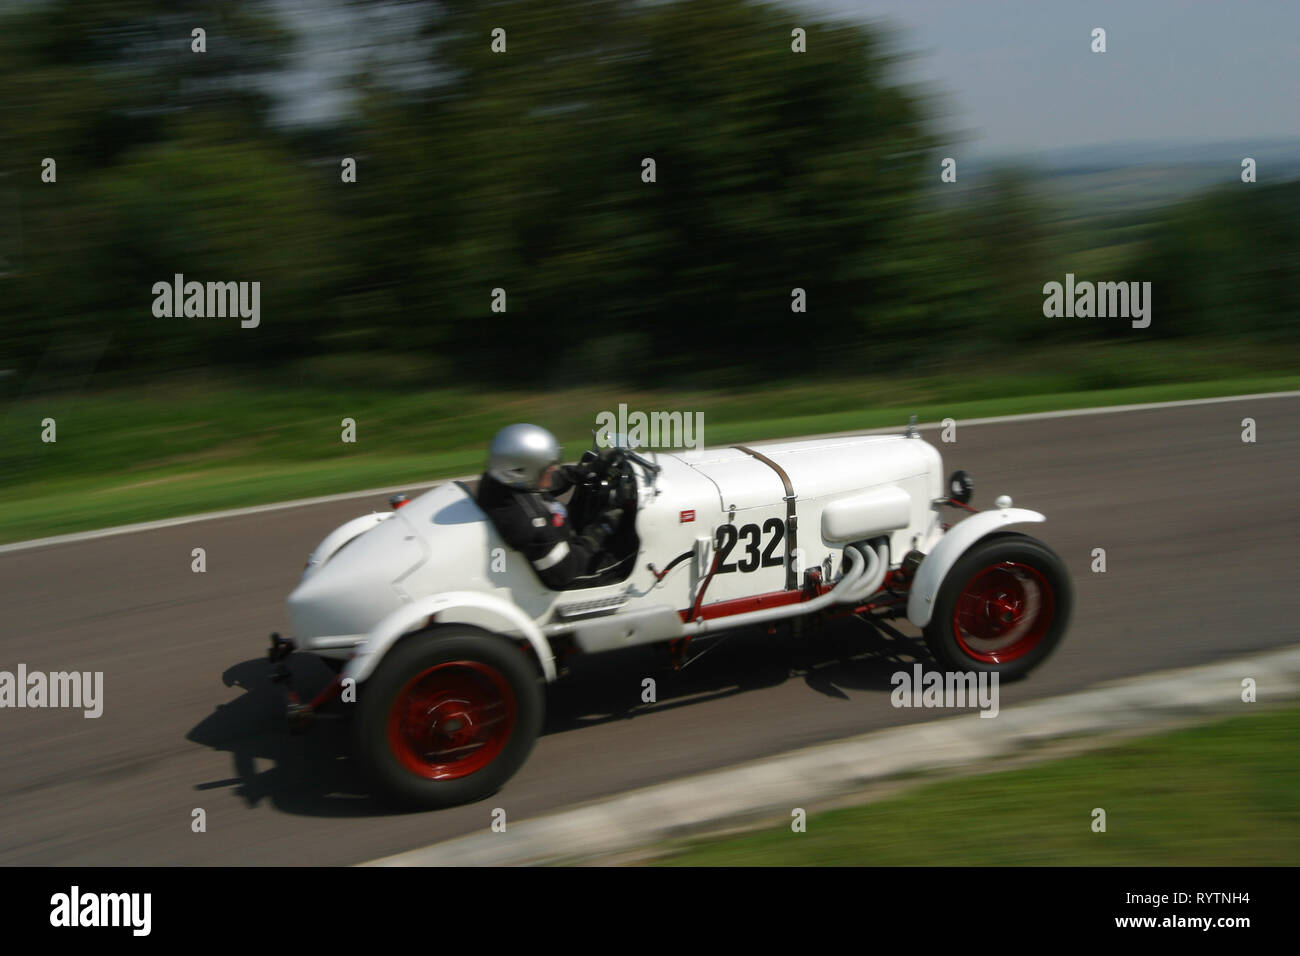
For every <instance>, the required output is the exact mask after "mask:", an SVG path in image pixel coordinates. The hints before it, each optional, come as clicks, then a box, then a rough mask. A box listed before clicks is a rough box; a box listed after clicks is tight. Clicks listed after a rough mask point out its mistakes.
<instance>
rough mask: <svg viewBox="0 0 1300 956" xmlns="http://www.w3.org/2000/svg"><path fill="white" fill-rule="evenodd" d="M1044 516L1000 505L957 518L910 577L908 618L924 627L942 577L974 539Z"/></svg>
mask: <svg viewBox="0 0 1300 956" xmlns="http://www.w3.org/2000/svg"><path fill="white" fill-rule="evenodd" d="M1046 520H1047V519H1046V518H1045V517H1044V516H1043V515H1041V514H1039V513H1038V512H1037V511H1029V510H1028V509H1026V508H1002V509H999V510H997V511H981V512H980V513H979V514H974V515H971V516H970V517H969V518H967V519H966V520H965V521H962V522H959V523H958V524H957V525H955V526H954V527H953V528H952V530H951V531H949V532H948V533H947V534H945V535H944V536H943V537H942V538H940V539H939V543H938V544H936V545H935V546H934V550H932V551H931V552H930V553H929V554H927V555H926V556H925V560H924V561H922V562H921V566H920V567H919V568H917V569H916V577H915V578H913V579H912V591H911V594H910V595H909V596H908V598H907V619H908V620H909V621H911V622H912V623H913V624H915V625H916V626H917V627H925V626H926V625H927V624H929V623H930V613H931V612H932V611H933V610H934V599H935V596H936V595H937V594H938V593H939V587H940V585H942V584H943V579H944V578H945V577H946V576H947V574H948V571H949V569H950V568H952V566H953V565H954V564H956V563H957V559H958V558H960V557H961V556H962V555H963V554H965V553H966V549H967V548H969V547H970V546H971V545H973V544H974V543H975V542H976V541H978V540H980V539H981V538H985V537H988V536H989V535H990V534H992V533H993V532H995V531H1000V530H1001V529H1003V528H1005V527H1007V526H1008V525H1013V524H1025V523H1027V522H1032V521H1046Z"/></svg>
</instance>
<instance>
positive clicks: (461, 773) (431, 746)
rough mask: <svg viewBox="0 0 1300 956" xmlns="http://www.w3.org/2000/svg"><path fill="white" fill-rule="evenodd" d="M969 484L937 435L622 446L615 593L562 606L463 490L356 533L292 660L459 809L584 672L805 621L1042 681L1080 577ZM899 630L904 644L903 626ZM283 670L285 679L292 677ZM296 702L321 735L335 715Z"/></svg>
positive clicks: (409, 776) (380, 518)
mask: <svg viewBox="0 0 1300 956" xmlns="http://www.w3.org/2000/svg"><path fill="white" fill-rule="evenodd" d="M969 496H970V483H969V479H968V478H967V477H966V476H965V475H964V473H960V472H959V473H957V474H956V475H954V476H953V478H952V480H951V484H949V483H946V482H945V480H944V478H943V471H942V462H941V459H940V456H939V453H938V451H937V450H936V449H935V448H934V447H933V446H931V445H930V444H928V443H926V442H925V441H923V440H921V439H920V438H918V437H915V435H914V433H911V432H910V431H909V434H908V435H906V436H856V437H840V438H827V439H815V440H808V441H791V442H776V443H768V444H764V445H761V446H732V447H720V448H712V449H704V450H695V451H684V452H649V451H644V452H638V451H637V450H634V449H628V448H620V449H617V450H616V452H615V454H614V464H613V466H612V467H611V469H610V471H609V472H608V474H607V475H606V476H604V478H603V479H602V480H600V481H594V482H593V483H591V484H590V485H587V486H584V487H581V488H579V489H578V490H577V491H576V492H575V493H574V496H573V498H572V500H571V502H570V512H571V513H572V514H573V515H574V517H575V524H579V523H580V521H581V520H582V516H583V515H586V514H591V513H594V512H595V510H596V509H598V508H599V507H600V506H602V505H606V504H609V503H617V504H619V505H620V506H621V507H622V509H623V513H624V518H623V520H622V522H621V525H620V527H619V528H618V530H617V531H616V533H615V534H614V535H613V536H612V537H611V539H610V541H609V542H608V543H607V545H606V548H607V550H608V551H609V552H610V561H611V565H612V571H611V572H610V573H608V574H606V575H604V576H603V577H602V579H601V580H600V581H598V582H597V585H596V586H593V587H585V588H582V589H576V590H575V589H571V590H553V589H551V588H548V587H547V586H546V585H545V584H543V583H542V581H541V580H540V578H539V577H538V575H537V573H536V571H535V570H534V569H533V567H532V565H530V563H529V562H528V561H527V560H525V559H524V558H523V556H522V555H520V554H518V553H517V552H514V551H513V550H512V549H511V548H510V547H509V546H508V545H507V544H506V543H505V541H504V539H503V538H502V537H501V535H500V533H499V532H498V531H497V529H496V528H495V527H494V526H493V524H492V521H491V520H490V519H489V518H488V516H487V514H486V513H485V512H484V511H483V509H482V508H480V507H479V505H478V503H477V502H476V500H475V488H474V487H473V486H472V485H470V484H467V483H463V482H448V483H446V484H444V485H441V486H439V487H437V488H434V489H433V490H431V491H429V492H427V493H425V494H424V495H422V496H420V497H418V498H416V499H415V500H413V501H410V502H401V503H399V504H400V506H399V507H395V509H394V510H393V511H391V512H388V513H384V514H374V515H367V516H364V517H362V518H358V519H355V520H354V521H352V522H349V523H348V524H346V525H344V526H342V527H341V528H339V529H337V530H336V531H335V532H333V533H332V534H331V535H329V536H328V537H327V538H326V539H325V540H324V541H322V542H321V544H320V546H318V547H317V549H316V550H315V551H314V552H313V553H312V556H311V558H310V559H309V562H308V566H307V568H306V570H305V571H304V574H303V578H302V581H301V583H300V584H299V586H298V587H297V589H296V590H294V592H293V593H292V594H291V595H290V597H289V613H290V620H291V623H292V627H293V632H292V636H291V638H290V639H288V640H285V639H283V638H279V637H278V635H277V636H275V637H274V639H273V648H272V657H273V659H276V660H282V659H283V657H284V656H285V655H286V654H287V653H288V651H289V650H298V651H305V652H309V653H314V654H317V655H319V656H321V657H322V658H325V659H327V660H332V661H334V662H335V663H336V665H338V666H340V667H341V672H340V677H339V680H338V681H337V682H336V684H337V687H336V689H342V688H347V687H349V686H350V687H352V688H355V689H356V690H357V703H356V706H357V708H358V713H357V714H356V718H357V719H356V727H357V744H358V753H359V756H360V758H361V760H362V762H363V764H365V765H366V767H367V769H368V770H369V771H370V774H371V777H372V779H374V780H375V782H376V784H377V785H378V786H379V787H380V788H382V789H384V790H386V791H388V792H389V793H391V794H393V795H394V796H397V797H399V798H401V799H403V800H405V801H407V802H414V803H418V804H422V805H427V806H443V805H448V804H451V803H459V802H463V801H465V800H471V799H476V798H478V797H481V796H484V795H486V794H487V793H490V792H492V791H493V790H494V789H496V788H498V787H499V786H500V785H501V784H502V783H503V782H504V781H505V780H506V779H508V777H509V776H510V775H511V774H512V773H513V772H514V771H515V770H516V769H517V768H518V766H519V765H520V764H522V762H523V760H524V759H525V758H526V756H527V754H528V752H529V750H530V749H531V746H532V742H533V739H534V738H535V736H536V734H537V732H538V730H539V728H540V725H541V718H542V692H541V685H542V684H544V683H545V682H549V681H552V680H555V679H556V678H557V677H558V676H560V675H561V674H562V672H563V661H565V660H567V659H568V658H570V657H571V656H572V655H574V654H579V653H588V654H590V653H600V652H603V651H609V650H615V649H618V648H623V647H628V646H632V645H636V644H648V643H663V644H665V646H666V647H667V648H669V649H670V650H671V652H672V655H673V658H674V659H675V660H677V661H678V662H679V663H680V661H681V660H682V659H683V658H684V655H685V653H687V648H688V646H689V645H690V644H691V642H692V641H694V640H696V639H698V638H702V637H704V636H707V635H711V634H716V633H720V632H724V631H729V630H734V629H737V628H741V627H746V626H751V625H759V624H764V625H766V624H771V623H773V622H776V621H779V620H783V619H790V618H795V617H802V618H818V617H825V616H827V615H836V614H843V615H850V614H851V615H855V616H857V617H858V618H859V619H862V620H865V621H867V622H868V623H872V624H876V625H877V626H881V627H885V626H886V625H884V624H883V622H884V621H886V620H889V619H891V618H899V617H906V618H907V619H909V620H910V621H911V622H912V623H913V624H915V625H917V626H918V627H921V628H922V629H923V630H924V633H925V638H926V642H927V644H928V645H929V647H930V649H931V650H932V651H933V653H934V654H935V656H936V658H937V660H938V661H939V663H940V664H941V665H942V666H944V667H946V668H949V669H959V670H965V671H970V670H975V671H980V670H986V671H997V672H999V673H1000V674H1002V675H1003V676H1004V677H1014V676H1019V675H1021V674H1023V673H1026V672H1027V671H1028V670H1030V669H1032V668H1033V667H1034V666H1036V665H1037V664H1038V663H1039V662H1040V661H1041V660H1042V659H1043V658H1044V657H1046V656H1047V654H1048V653H1050V652H1051V650H1052V649H1053V648H1054V647H1055V646H1056V644H1057V643H1058V642H1059V640H1060V638H1061V636H1062V635H1063V633H1064V629H1065V626H1066V623H1067V621H1068V616H1069V610H1070V584H1069V577H1068V574H1067V573H1066V571H1065V568H1064V566H1063V564H1062V563H1061V561H1060V559H1059V558H1057V557H1056V555H1055V554H1053V553H1052V552H1051V551H1050V550H1049V549H1047V547H1046V546H1045V545H1043V544H1041V543H1040V542H1037V541H1035V540H1034V539H1032V538H1028V537H1026V536H1023V535H1020V534H1016V533H1013V532H1008V531H1006V530H1005V529H1006V528H1007V527H1008V526H1011V525H1017V524H1022V523H1032V522H1039V521H1042V520H1044V519H1043V516H1042V515H1041V514H1038V513H1037V512H1033V511H1026V510H1023V509H1016V508H1012V507H1010V501H1009V499H1005V498H1002V499H999V502H998V505H999V507H997V508H996V509H995V510H992V511H986V512H979V513H975V514H971V515H970V516H969V517H967V518H966V519H965V520H963V521H961V522H959V523H958V524H956V525H955V526H954V527H952V528H951V530H949V527H948V525H947V524H946V523H945V522H944V520H943V518H944V511H943V509H944V508H946V507H949V506H952V507H964V508H966V509H967V510H970V511H973V510H974V509H970V508H969V506H968V505H967V504H966V500H967V499H968V498H969ZM889 630H890V632H891V633H896V632H893V631H892V628H889ZM282 673H283V672H282ZM318 702H319V699H318V701H317V702H313V705H308V706H307V707H303V706H302V705H297V704H296V703H295V706H294V713H295V715H296V716H297V717H299V718H302V717H305V716H306V715H307V714H309V713H310V711H311V710H312V709H313V708H314V706H315V704H316V703H318Z"/></svg>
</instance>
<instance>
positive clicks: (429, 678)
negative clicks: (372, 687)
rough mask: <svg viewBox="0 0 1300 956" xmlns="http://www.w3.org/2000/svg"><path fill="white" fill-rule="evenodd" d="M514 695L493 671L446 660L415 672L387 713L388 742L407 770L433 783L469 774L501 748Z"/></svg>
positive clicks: (476, 664)
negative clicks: (418, 672)
mask: <svg viewBox="0 0 1300 956" xmlns="http://www.w3.org/2000/svg"><path fill="white" fill-rule="evenodd" d="M515 718H516V707H515V695H514V693H513V691H512V690H511V688H510V684H509V683H508V682H507V681H506V679H505V678H504V677H503V676H502V675H501V673H500V672H498V671H497V670H496V669H495V668H493V667H491V666H489V665H487V664H484V663H482V662H480V661H449V662H447V663H444V664H438V665H435V666H434V667H430V668H428V669H427V670H425V671H423V672H421V673H420V674H417V675H416V676H415V677H413V678H412V679H411V680H409V681H408V682H407V683H406V685H405V686H404V687H403V688H402V689H401V690H400V691H399V692H398V694H397V697H396V699H395V700H394V701H393V704H392V706H391V708H390V710H389V715H388V743H389V746H390V747H391V749H392V751H393V754H394V755H395V756H396V757H397V759H398V760H399V761H400V762H401V764H402V766H404V767H405V768H406V769H407V770H410V771H411V772H412V773H415V774H418V775H419V776H421V777H427V778H429V779H432V780H448V779H455V778H458V777H464V776H468V775H469V774H472V773H475V772H477V771H479V770H482V769H483V768H484V767H485V766H487V765H488V764H489V763H491V762H492V761H493V760H495V759H496V757H497V756H498V755H499V754H500V753H501V751H502V750H504V749H505V746H506V744H507V742H508V741H509V740H510V735H511V733H512V732H513V731H514V726H515Z"/></svg>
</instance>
